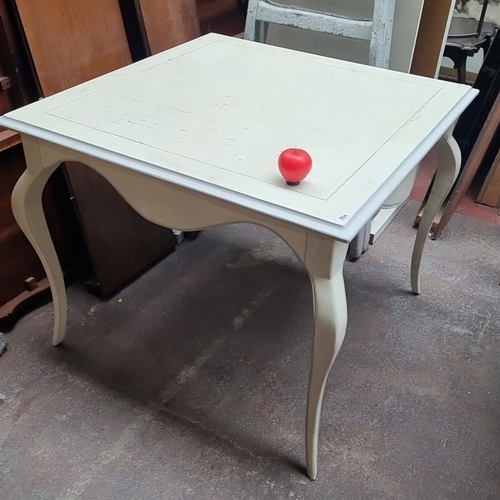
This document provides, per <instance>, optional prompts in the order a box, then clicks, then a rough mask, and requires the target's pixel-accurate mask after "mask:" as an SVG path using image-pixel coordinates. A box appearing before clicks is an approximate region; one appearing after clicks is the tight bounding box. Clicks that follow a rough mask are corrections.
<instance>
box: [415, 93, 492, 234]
mask: <svg viewBox="0 0 500 500" xmlns="http://www.w3.org/2000/svg"><path fill="white" fill-rule="evenodd" d="M499 128H500V94H497V97H496V99H495V102H494V103H493V106H492V108H491V110H490V113H489V114H488V117H487V118H486V121H485V123H484V127H483V128H482V129H481V132H480V133H479V137H478V138H477V140H476V142H475V144H474V147H473V148H472V151H471V153H470V155H469V157H468V159H467V162H466V164H465V166H464V167H463V169H462V171H461V173H460V175H459V177H458V180H457V182H456V184H455V186H454V188H453V189H452V191H451V193H450V194H449V195H448V198H447V200H446V202H445V205H443V207H444V208H443V209H442V212H441V214H438V217H437V218H436V219H435V220H434V222H433V226H432V237H433V239H436V238H438V237H439V236H440V235H441V233H442V231H443V229H444V227H445V226H446V224H447V223H448V221H449V220H450V219H451V216H452V215H453V214H454V213H455V211H456V210H457V208H458V205H459V204H460V202H461V200H462V199H463V197H464V196H465V194H466V193H467V191H468V189H469V187H470V185H471V183H472V181H473V179H474V177H475V175H476V173H477V171H478V170H479V167H480V166H481V164H482V163H483V160H484V158H485V156H486V154H487V153H488V149H489V147H490V145H491V142H492V141H493V139H494V137H495V135H496V133H497V131H498V130H499ZM429 189H430V188H429ZM422 205H425V202H424V203H423V204H422ZM422 208H423V207H421V209H420V211H419V213H421V212H422ZM416 223H418V216H417V221H416Z"/></svg>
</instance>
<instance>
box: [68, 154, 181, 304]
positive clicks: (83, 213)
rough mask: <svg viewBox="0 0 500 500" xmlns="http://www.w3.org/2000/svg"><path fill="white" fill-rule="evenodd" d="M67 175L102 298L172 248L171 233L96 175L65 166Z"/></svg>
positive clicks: (77, 166) (77, 165)
mask: <svg viewBox="0 0 500 500" xmlns="http://www.w3.org/2000/svg"><path fill="white" fill-rule="evenodd" d="M66 173H67V175H68V177H69V178H70V179H71V184H70V185H71V189H72V191H73V195H74V198H75V200H77V202H76V204H75V207H76V210H77V214H78V215H79V217H80V219H81V221H82V226H83V228H84V236H85V239H86V241H87V245H88V247H89V253H90V257H91V260H92V263H93V265H94V269H95V272H96V277H95V278H96V281H97V286H98V287H99V291H98V293H99V294H100V295H102V296H104V297H107V296H109V295H111V294H113V293H114V292H116V291H117V290H118V289H119V288H121V287H123V286H124V285H126V284H128V282H129V281H130V280H131V279H133V278H134V277H136V276H137V275H138V274H139V273H141V272H143V271H144V270H145V269H146V268H148V267H149V266H151V265H152V264H154V263H156V262H157V261H158V259H160V258H161V257H164V256H165V255H166V254H167V253H168V252H170V251H171V250H172V249H173V248H174V246H175V243H176V242H175V238H174V235H173V233H172V231H170V230H168V229H165V228H164V227H161V226H158V225H156V224H153V223H151V222H149V221H147V220H145V219H143V218H142V217H141V216H140V215H139V214H138V213H137V212H136V211H135V210H133V209H132V208H131V207H130V206H129V205H128V204H127V202H126V201H125V200H124V199H123V198H122V197H121V196H120V195H119V194H118V193H117V191H116V190H115V189H114V188H113V186H111V184H109V182H108V181H106V180H105V179H104V178H103V177H101V176H100V175H99V174H98V173H97V172H95V171H94V170H92V169H90V168H89V167H87V166H85V165H82V164H80V163H74V162H67V163H66Z"/></svg>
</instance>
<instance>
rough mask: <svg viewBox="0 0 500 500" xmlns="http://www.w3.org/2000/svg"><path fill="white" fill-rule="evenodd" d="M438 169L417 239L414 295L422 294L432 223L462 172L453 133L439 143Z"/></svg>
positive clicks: (414, 255)
mask: <svg viewBox="0 0 500 500" xmlns="http://www.w3.org/2000/svg"><path fill="white" fill-rule="evenodd" d="M437 150H438V168H437V170H436V175H435V177H434V183H433V185H432V189H431V192H430V195H429V199H428V200H427V203H426V204H425V208H424V214H423V216H422V219H421V221H420V224H419V225H418V233H417V238H416V240H415V246H414V248H413V255H412V259H411V288H412V290H413V292H414V293H417V294H419V293H420V264H421V262H422V252H423V250H424V246H425V243H426V241H427V238H428V235H429V231H430V230H431V227H432V223H433V221H434V218H435V217H436V214H437V213H438V211H439V209H440V208H441V206H442V204H443V203H444V201H445V200H446V197H447V196H448V193H449V192H450V190H451V188H452V187H453V184H454V183H455V180H456V178H457V176H458V173H459V171H460V163H461V154H460V148H459V147H458V144H457V142H456V141H455V139H454V138H453V136H452V135H451V132H450V133H448V134H447V135H445V136H444V137H443V138H442V139H441V140H440V141H439V142H438V143H437Z"/></svg>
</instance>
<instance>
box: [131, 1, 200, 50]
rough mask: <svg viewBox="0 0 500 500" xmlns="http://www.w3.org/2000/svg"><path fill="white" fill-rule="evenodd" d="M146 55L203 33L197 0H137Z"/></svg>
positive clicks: (136, 4)
mask: <svg viewBox="0 0 500 500" xmlns="http://www.w3.org/2000/svg"><path fill="white" fill-rule="evenodd" d="M135 6H136V9H137V14H138V19H139V23H140V26H141V31H142V33H143V40H144V43H145V46H146V55H148V56H149V55H152V54H158V52H162V51H164V50H167V49H170V48H171V47H175V46H176V45H179V44H180V43H184V42H187V41H188V40H192V39H193V38H196V37H197V36H200V24H199V22H198V15H197V10H196V1H195V0H168V1H165V0H135Z"/></svg>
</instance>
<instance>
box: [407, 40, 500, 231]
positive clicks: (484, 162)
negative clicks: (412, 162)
mask: <svg viewBox="0 0 500 500" xmlns="http://www.w3.org/2000/svg"><path fill="white" fill-rule="evenodd" d="M474 88H475V89H477V90H479V91H480V92H479V94H478V96H477V97H476V99H474V101H473V102H472V104H471V105H470V106H469V107H468V108H467V109H466V110H465V111H464V113H463V114H462V116H461V117H460V119H459V120H458V122H457V125H456V127H455V130H454V132H453V136H454V137H455V139H456V141H457V143H458V145H459V146H460V150H461V153H462V168H461V171H460V175H459V177H458V179H457V181H456V183H455V185H454V187H453V189H452V191H451V192H450V194H449V195H448V197H447V199H446V203H445V204H444V205H443V207H442V209H441V211H440V212H439V213H438V214H437V215H436V218H435V219H434V222H433V225H432V229H431V234H432V238H433V239H436V238H439V236H440V235H441V233H442V232H443V230H444V228H445V227H446V224H447V223H448V221H449V220H450V219H451V217H452V215H453V214H454V213H455V211H456V210H457V208H458V206H459V204H460V202H461V201H462V199H463V197H464V196H465V194H466V193H467V191H468V190H469V188H470V187H471V184H472V182H473V181H474V179H475V178H476V177H477V174H478V172H479V173H480V170H484V169H485V168H486V169H487V168H488V167H489V166H490V165H491V163H492V161H493V159H494V158H495V156H496V154H497V152H498V146H499V144H500V132H499V129H498V126H497V123H498V120H499V119H500V116H499V112H500V111H499V108H498V102H499V101H498V96H499V93H500V37H498V36H495V37H494V38H493V41H492V45H491V49H490V50H489V51H488V53H487V54H486V57H485V59H484V62H483V64H482V66H481V69H480V71H479V73H478V75H477V78H476V80H475V82H474ZM431 185H432V184H431ZM430 189H431V186H430V187H429V190H428V192H427V193H429V192H430ZM424 207H425V199H424V202H423V203H422V205H421V207H420V211H419V215H418V216H417V218H416V219H415V225H418V223H419V221H420V216H421V214H422V212H423V208H424Z"/></svg>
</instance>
